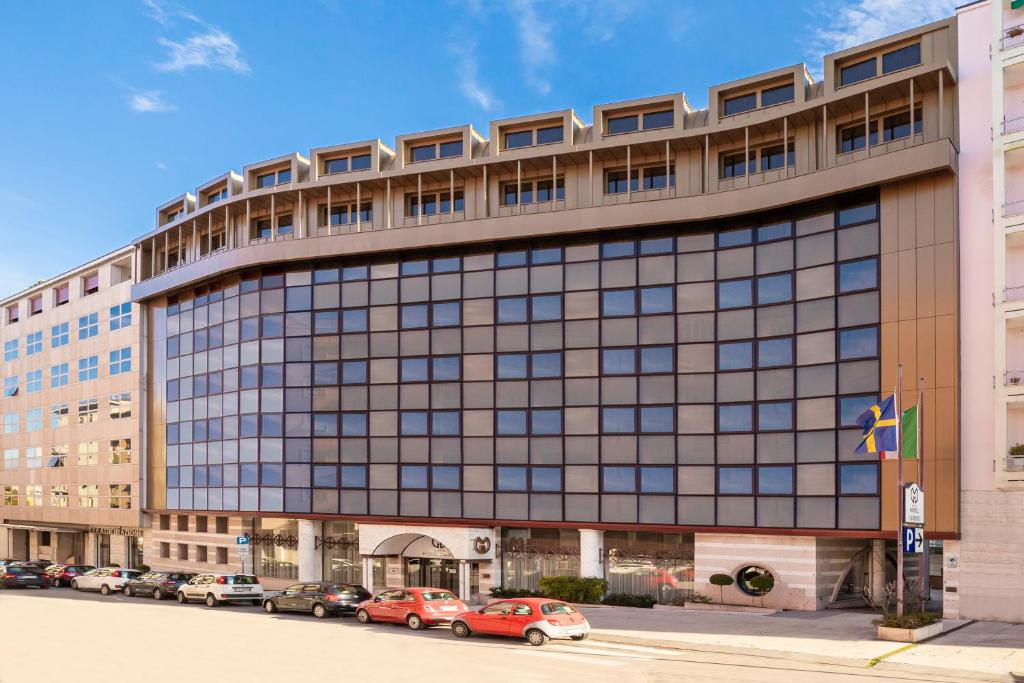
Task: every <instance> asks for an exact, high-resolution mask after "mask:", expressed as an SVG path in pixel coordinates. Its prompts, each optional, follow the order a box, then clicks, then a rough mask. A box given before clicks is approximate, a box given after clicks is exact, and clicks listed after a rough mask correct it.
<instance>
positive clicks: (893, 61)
mask: <svg viewBox="0 0 1024 683" xmlns="http://www.w3.org/2000/svg"><path fill="white" fill-rule="evenodd" d="M920 63H921V43H914V44H913V45H907V46H906V47H901V48H900V49H898V50H893V51H892V52H886V53H885V54H884V55H882V73H883V74H888V73H892V72H893V71H899V70H900V69H906V68H908V67H911V66H917V65H918V64H920Z"/></svg>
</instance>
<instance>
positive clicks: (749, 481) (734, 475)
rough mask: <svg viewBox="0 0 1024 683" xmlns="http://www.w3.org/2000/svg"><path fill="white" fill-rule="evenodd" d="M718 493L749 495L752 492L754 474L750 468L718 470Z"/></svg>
mask: <svg viewBox="0 0 1024 683" xmlns="http://www.w3.org/2000/svg"><path fill="white" fill-rule="evenodd" d="M718 492H719V493H722V494H740V495H742V494H751V493H753V492H754V472H753V469H752V468H750V467H722V468H720V469H719V470H718Z"/></svg>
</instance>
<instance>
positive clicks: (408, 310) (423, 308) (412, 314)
mask: <svg viewBox="0 0 1024 683" xmlns="http://www.w3.org/2000/svg"><path fill="white" fill-rule="evenodd" d="M426 326H427V305H426V304H407V305H405V306H402V328H403V329H411V328H418V327H426Z"/></svg>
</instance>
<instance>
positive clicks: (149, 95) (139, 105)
mask: <svg viewBox="0 0 1024 683" xmlns="http://www.w3.org/2000/svg"><path fill="white" fill-rule="evenodd" d="M128 106H129V107H131V109H132V111H136V112H139V113H140V114H161V113H164V112H168V111H174V110H175V109H177V107H176V106H174V105H173V104H171V103H170V102H168V101H166V100H165V99H164V93H163V91H161V90H138V91H135V92H133V93H130V94H129V95H128Z"/></svg>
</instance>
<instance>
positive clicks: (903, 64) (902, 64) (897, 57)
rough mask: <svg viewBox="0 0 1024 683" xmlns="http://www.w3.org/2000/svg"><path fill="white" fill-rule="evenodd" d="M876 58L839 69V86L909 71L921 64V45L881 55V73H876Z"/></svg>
mask: <svg viewBox="0 0 1024 683" xmlns="http://www.w3.org/2000/svg"><path fill="white" fill-rule="evenodd" d="M878 61H879V59H878V56H877V55H875V56H872V57H868V58H867V59H862V60H860V61H858V62H854V63H853V64H847V65H845V66H840V67H839V85H840V86H844V85H852V84H854V83H860V82H861V81H866V80H867V79H869V78H875V77H876V76H879V75H882V76H884V75H886V74H891V73H893V72H896V71H902V70H903V69H909V68H910V67H912V66H917V65H918V64H920V63H921V43H912V44H910V45H904V46H903V47H900V48H896V49H895V50H889V51H888V52H884V53H882V59H881V62H882V65H881V66H882V73H881V74H879V73H878Z"/></svg>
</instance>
